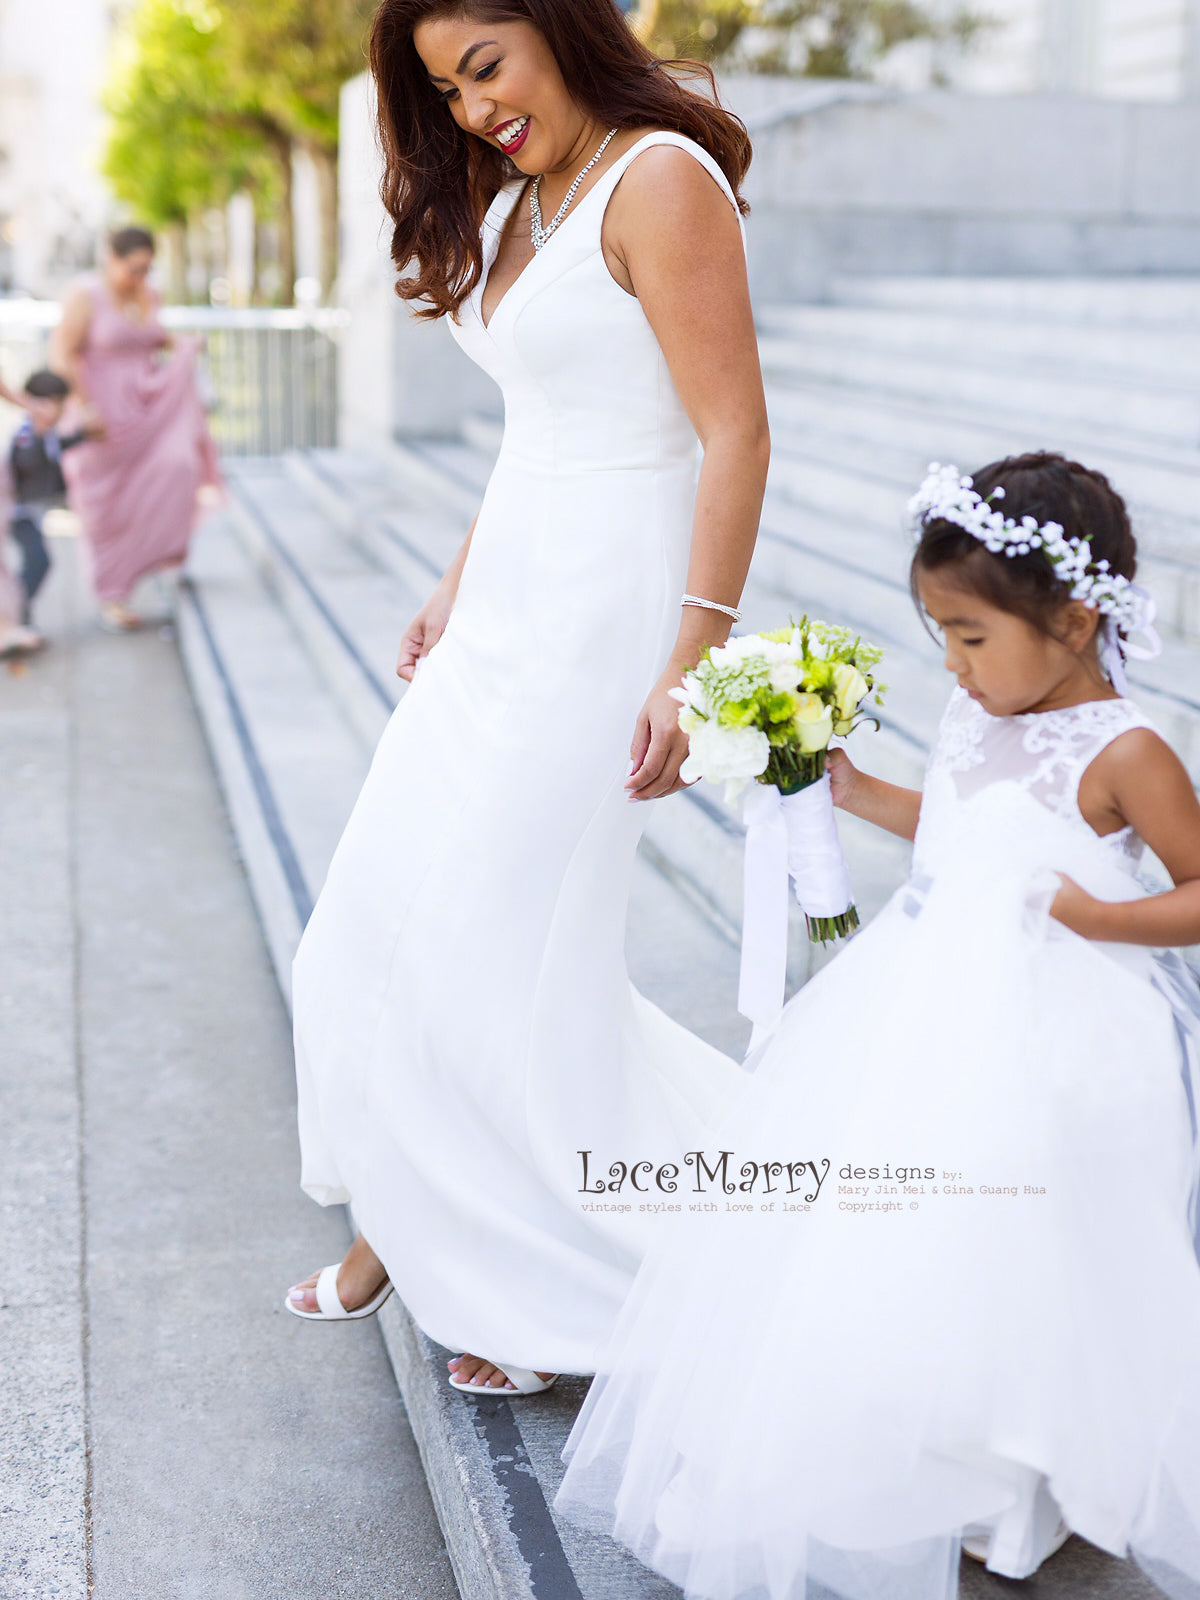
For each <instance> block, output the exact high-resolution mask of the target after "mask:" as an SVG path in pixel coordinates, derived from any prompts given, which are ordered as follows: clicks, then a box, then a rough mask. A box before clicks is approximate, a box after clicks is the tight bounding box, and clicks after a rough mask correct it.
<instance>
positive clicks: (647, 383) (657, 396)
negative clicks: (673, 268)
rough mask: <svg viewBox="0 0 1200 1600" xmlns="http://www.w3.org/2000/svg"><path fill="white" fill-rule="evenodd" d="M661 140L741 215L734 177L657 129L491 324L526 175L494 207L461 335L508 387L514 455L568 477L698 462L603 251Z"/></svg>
mask: <svg viewBox="0 0 1200 1600" xmlns="http://www.w3.org/2000/svg"><path fill="white" fill-rule="evenodd" d="M663 144H670V145H675V146H677V147H679V148H681V149H684V150H686V151H687V152H688V153H689V154H690V155H692V156H693V157H694V158H695V159H696V160H697V161H699V162H700V163H701V165H702V166H704V167H705V169H706V170H707V171H708V172H709V173H710V174H711V176H712V177H713V179H714V181H715V182H716V183H718V184H719V186H720V187H721V189H722V190H723V191H724V193H725V194H726V195H727V197H728V199H729V201H730V204H731V205H733V206H734V207H735V209H736V200H735V198H734V195H733V191H732V189H731V188H730V186H729V183H728V180H727V179H726V177H725V174H724V173H723V172H722V171H721V168H720V167H719V165H718V164H717V162H716V161H714V160H713V158H712V157H711V156H710V155H709V154H708V152H707V151H705V150H703V149H702V148H701V147H700V146H699V145H698V144H696V143H695V142H694V141H693V140H691V139H688V138H685V137H684V136H683V135H682V134H677V133H670V132H659V133H650V134H647V135H646V136H645V137H644V138H642V139H639V140H638V141H637V142H636V143H635V144H633V145H631V146H630V148H629V149H628V150H627V151H625V153H624V154H623V155H622V156H621V157H619V159H618V160H617V161H615V162H614V163H613V165H612V166H611V167H610V168H609V169H608V170H607V171H606V172H605V173H603V174H602V175H601V177H600V178H599V180H598V181H597V182H596V183H595V184H593V186H592V187H591V188H590V189H589V190H588V191H587V193H586V194H584V195H583V196H582V197H581V198H580V199H578V200H577V201H576V202H575V205H574V207H573V208H572V210H571V211H569V212H568V213H567V215H566V217H565V218H564V219H563V221H562V223H561V224H560V225H559V227H558V229H557V230H556V231H555V233H554V234H553V236H552V237H551V238H550V239H549V240H548V241H547V243H546V245H545V246H544V248H543V249H542V250H540V251H539V252H538V253H537V254H536V255H535V256H534V257H533V259H532V260H531V261H529V262H528V263H527V264H526V266H525V267H524V269H523V270H522V272H521V273H520V274H519V275H518V277H517V278H516V279H515V280H514V281H513V283H512V284H511V285H510V286H509V288H508V289H507V291H506V292H505V294H504V295H503V296H502V298H501V299H500V300H499V302H498V303H497V304H496V306H495V307H494V308H493V311H492V315H491V318H490V320H489V321H488V323H487V324H486V325H485V324H484V321H483V312H482V301H483V294H484V291H485V289H486V287H487V282H488V277H489V275H490V273H491V270H492V266H493V264H494V262H495V259H496V255H497V252H498V250H499V247H500V239H501V236H502V234H503V231H504V228H505V226H506V224H507V222H508V220H509V218H510V216H511V214H512V210H513V207H514V206H515V205H516V204H517V202H518V200H519V198H520V195H521V192H522V190H523V189H524V187H525V180H524V179H523V178H517V179H514V180H513V182H512V183H510V184H507V185H506V186H505V187H504V188H503V189H501V190H500V191H499V193H498V194H497V195H496V197H495V199H494V200H493V202H492V205H491V206H490V207H489V209H488V213H487V216H486V217H485V218H484V221H483V227H482V236H483V261H484V266H483V273H482V275H481V277H480V281H479V283H478V284H477V285H476V287H475V289H474V290H473V291H472V293H471V295H470V296H469V297H468V299H467V301H466V302H465V303H464V305H463V307H462V309H461V312H460V316H459V320H458V321H457V322H454V321H453V320H452V321H451V331H452V333H453V334H454V337H455V338H456V339H457V341H458V343H459V344H460V345H461V346H462V347H463V349H464V350H465V351H466V353H467V354H468V355H469V356H471V357H472V359H473V360H475V361H476V362H478V364H479V365H480V366H481V367H483V369H484V370H485V371H486V372H487V373H489V375H490V376H491V377H493V378H494V379H495V380H496V382H497V383H498V384H499V385H500V388H501V389H502V390H503V393H504V405H505V434H504V444H503V452H504V453H505V454H506V455H515V456H518V457H519V458H521V459H525V460H531V461H536V462H537V463H538V464H540V465H543V466H550V467H557V468H562V469H566V470H570V469H571V468H573V467H583V468H587V469H590V470H604V469H606V468H607V469H613V470H627V469H629V468H637V467H645V468H650V467H660V466H670V465H674V464H680V463H682V462H684V461H688V460H693V459H694V458H695V453H696V445H697V441H696V435H695V431H694V429H693V428H692V425H691V422H690V420H689V418H688V416H687V413H686V411H685V410H684V407H683V404H682V402H681V401H680V399H679V396H678V394H677V392H676V390H675V385H674V383H673V381H672V379H671V375H670V372H669V371H668V369H667V365H666V361H665V358H664V357H663V354H662V350H661V349H660V347H659V344H658V340H657V338H656V337H655V334H654V330H653V329H652V328H651V326H650V324H649V322H648V320H647V318H646V315H645V312H644V311H643V310H642V307H641V303H640V302H639V301H638V300H637V299H636V298H635V297H634V296H633V295H631V294H628V293H627V292H626V291H625V290H624V289H622V288H621V286H620V285H619V284H618V283H617V282H616V281H615V280H614V278H613V277H612V274H611V273H610V272H609V270H608V266H607V264H606V262H605V260H604V251H603V247H602V244H601V232H602V229H603V226H604V215H605V211H606V208H607V203H608V200H609V199H610V198H611V196H612V193H613V190H614V189H615V188H616V186H617V184H618V183H619V181H620V179H621V178H622V176H623V175H624V174H625V172H626V171H627V170H628V168H629V166H630V164H631V163H632V162H633V161H634V160H636V158H637V157H638V156H639V155H640V154H641V153H642V152H643V151H644V150H647V149H649V148H650V147H651V146H653V145H663ZM739 220H740V218H739ZM743 237H744V235H743Z"/></svg>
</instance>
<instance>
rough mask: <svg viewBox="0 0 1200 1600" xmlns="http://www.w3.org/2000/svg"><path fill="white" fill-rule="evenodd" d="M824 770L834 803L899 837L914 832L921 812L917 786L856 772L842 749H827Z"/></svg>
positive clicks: (910, 836) (913, 835)
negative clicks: (901, 784)
mask: <svg viewBox="0 0 1200 1600" xmlns="http://www.w3.org/2000/svg"><path fill="white" fill-rule="evenodd" d="M826 771H827V772H828V773H829V783H830V787H831V788H832V790H833V803H834V805H835V806H838V807H840V809H841V810H843V811H848V812H849V813H850V815H851V816H852V817H861V818H862V819H863V821H864V822H873V823H874V824H875V826H876V827H877V828H886V830H887V831H888V833H895V834H898V835H899V836H900V838H901V839H912V838H914V837H915V836H916V832H917V822H918V820H919V818H920V815H921V791H920V790H919V789H902V788H901V787H900V785H899V784H898V783H885V782H884V781H883V779H882V778H872V777H870V776H869V775H868V774H867V773H865V772H860V771H859V770H858V768H857V767H856V766H855V765H854V763H853V762H852V761H851V759H850V757H849V756H848V755H847V754H846V752H845V751H844V750H830V752H829V754H828V756H827V757H826Z"/></svg>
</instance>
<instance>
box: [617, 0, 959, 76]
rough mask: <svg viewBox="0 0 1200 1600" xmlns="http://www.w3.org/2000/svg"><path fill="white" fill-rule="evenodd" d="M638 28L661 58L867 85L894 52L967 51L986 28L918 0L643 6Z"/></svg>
mask: <svg viewBox="0 0 1200 1600" xmlns="http://www.w3.org/2000/svg"><path fill="white" fill-rule="evenodd" d="M642 22H643V27H644V29H645V31H646V34H647V37H648V39H649V42H650V43H651V45H652V47H653V48H654V49H655V50H657V51H658V53H659V54H660V55H666V56H672V55H687V56H697V57H699V58H701V59H703V60H712V61H720V60H722V59H724V58H728V57H730V55H731V53H732V52H733V51H734V49H735V47H737V61H738V65H740V66H743V67H747V68H749V69H750V70H752V71H755V72H778V73H797V74H800V75H803V76H807V77H815V78H867V77H870V75H871V72H872V69H873V67H874V66H875V64H876V63H877V62H878V61H879V60H880V58H881V57H883V56H885V55H886V54H887V53H888V51H889V50H893V49H895V47H896V46H897V45H900V44H907V43H908V42H910V41H911V40H914V39H930V40H933V41H935V42H938V43H950V44H956V45H958V46H966V45H968V44H970V43H971V41H972V40H973V39H974V38H975V37H976V35H977V34H978V33H979V32H980V31H981V30H982V29H983V28H985V27H987V26H988V19H987V18H985V17H983V16H982V15H980V14H978V13H976V12H973V11H971V10H969V9H968V8H967V7H966V6H958V7H956V8H955V9H953V10H952V11H950V12H949V13H945V12H943V13H942V14H938V13H937V12H935V10H934V9H933V8H932V7H931V6H930V5H929V4H921V3H919V0H646V3H645V4H644V6H643V9H642ZM747 30H753V31H752V32H750V33H747Z"/></svg>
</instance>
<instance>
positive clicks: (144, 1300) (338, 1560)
mask: <svg viewBox="0 0 1200 1600" xmlns="http://www.w3.org/2000/svg"><path fill="white" fill-rule="evenodd" d="M75 554H76V552H75V549H74V546H73V544H72V542H71V541H69V540H67V541H56V545H55V555H56V557H57V561H58V570H57V572H56V573H55V575H54V577H53V578H52V580H51V583H50V585H49V586H48V588H47V591H46V598H45V603H44V604H43V605H42V606H41V608H40V618H39V620H40V621H41V623H42V625H43V626H44V627H45V628H46V629H47V631H48V632H49V633H50V634H51V636H52V640H53V644H52V647H51V648H50V649H49V650H48V651H47V652H46V653H45V654H44V655H43V656H42V657H40V658H37V659H35V660H33V661H31V662H30V663H29V664H28V665H27V666H26V667H24V668H19V667H13V666H10V665H9V664H7V663H0V772H2V773H3V790H2V792H0V893H2V895H3V905H4V917H3V921H2V922H0V1086H2V1091H3V1106H4V1115H3V1119H2V1121H0V1205H2V1206H3V1224H4V1225H3V1232H2V1235H0V1594H2V1595H3V1596H4V1600H42V1597H44V1596H50V1595H61V1596H64V1597H70V1600H76V1597H79V1600H84V1597H87V1596H93V1597H95V1600H133V1597H137V1600H193V1597H195V1600H201V1597H213V1600H241V1597H248V1600H249V1597H253V1600H267V1597H275V1596H279V1597H283V1596H289V1597H308V1596H311V1597H314V1600H315V1597H316V1596H337V1597H341V1596H346V1597H349V1596H356V1597H358V1596H369V1597H372V1600H375V1597H382V1596H388V1597H393V1596H413V1597H420V1600H425V1597H428V1600H452V1597H453V1596H454V1595H455V1594H456V1592H457V1591H456V1588H455V1584H454V1580H453V1576H452V1574H451V1570H450V1566H449V1562H448V1560H447V1558H446V1553H445V1548H444V1544H443V1540H442V1535H441V1532H440V1530H439V1528H438V1524H437V1520H436V1517H435V1515H434V1512H433V1508H432V1505H431V1502H430V1499H429V1494H428V1490H427V1488H426V1484H425V1479H424V1475H423V1472H422V1469H421V1464H420V1461H419V1459H418V1456H417V1451H416V1447H415V1444H414V1442H413V1438H412V1434H411V1432H410V1430H409V1426H408V1422H407V1419H406V1417H405V1414H404V1411H403V1407H402V1404H401V1402H400V1400H399V1397H398V1395H397V1392H396V1387H395V1383H394V1380H393V1377H392V1373H391V1369H390V1367H389V1364H388V1360H387V1356H386V1354H385V1352H384V1349H383V1344H382V1340H381V1338H380V1334H379V1331H378V1328H377V1327H376V1326H375V1325H374V1324H373V1323H369V1324H367V1325H365V1326H362V1327H358V1326H350V1327H343V1328H314V1327H309V1326H305V1325H302V1324H301V1323H299V1322H297V1321H295V1320H294V1319H293V1318H290V1317H288V1316H287V1314H286V1312H284V1310H283V1309H282V1304H281V1302H282V1297H283V1293H284V1291H285V1289H286V1287H287V1285H288V1284H289V1283H291V1282H292V1281H294V1280H295V1279H296V1278H297V1277H299V1276H301V1275H302V1274H303V1273H305V1272H307V1271H309V1270H311V1269H312V1268H314V1267H316V1266H318V1265H321V1264H322V1263H324V1262H326V1261H333V1260H336V1259H337V1258H338V1256H339V1254H340V1253H341V1251H342V1248H343V1247H344V1243H345V1239H346V1219H345V1216H344V1213H343V1212H342V1211H341V1210H335V1211H327V1212H323V1211H320V1210H319V1209H318V1208H317V1207H315V1206H313V1205H312V1204H311V1203H310V1202H309V1201H307V1200H306V1199H305V1198H304V1197H303V1196H302V1194H301V1192H300V1190H299V1187H298V1185H297V1181H296V1179H297V1170H296V1169H297V1157H296V1147H295V1132H294V1124H293V1104H292V1095H293V1080H292V1061H291V1044H290V1029H289V1024H288V1020H287V1015H286V1012H285V1009H284V1006H283V1003H282V1001H281V998H280V994H279V990H278V987H277V985H276V982H275V977H274V974H273V972H272V970H271V966H270V962H269V959H268V956H267V952H266V950H265V948H264V945H263V940H262V933H261V930H260V927H259V923H258V920H257V917H256V915H255V911H254V908H253V905H252V903H251V899H250V895H249V892H248V888H247V884H246V881H245V878H244V875H243V873H242V871H241V869H240V867H239V865H238V860H237V853H236V847H235V844H234V841H233V838H232V835H231V831H230V828H229V826H228V823H227V821H226V817H225V811H224V805H223V801H222V798H221V795H220V791H219V788H218V785H217V783H216V779H215V777H214V774H213V771H212V768H211V765H210V760H209V756H208V752H207V750H206V747H205V743H204V739H203V736H202V734H201V732H200V729H199V726H198V723H197V719H196V715H195V711H194V708H193V705H192V701H191V698H190V695H189V693H188V689H187V686H186V683H185V681H184V677H183V673H182V670H181V667H180V662H179V657H178V653H177V649H176V645H175V642H174V639H173V634H172V630H171V629H170V628H169V627H167V628H163V629H157V628H151V629H148V630H147V631H146V632H145V633H143V634H140V635H137V636H133V637H124V638H113V637H110V636H107V635H105V634H103V633H101V632H100V631H99V630H98V628H97V626H96V624H95V622H94V620H93V616H92V610H91V607H90V605H89V604H88V602H87V600H86V598H85V597H83V596H82V594H81V593H80V591H79V584H78V577H77V574H76V570H75V568H76V562H75Z"/></svg>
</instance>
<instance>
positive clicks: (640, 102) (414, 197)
mask: <svg viewBox="0 0 1200 1600" xmlns="http://www.w3.org/2000/svg"><path fill="white" fill-rule="evenodd" d="M443 16H465V17H472V18H475V19H477V20H478V21H480V22H528V23H532V25H533V26H534V27H535V28H537V29H538V30H539V32H540V33H541V34H542V35H543V37H544V38H545V40H546V42H547V44H548V45H549V47H550V50H551V52H552V54H553V55H554V58H555V60H556V61H557V63H558V67H559V70H560V72H561V73H562V75H563V79H564V81H565V83H566V85H567V89H568V91H569V93H570V94H571V97H572V98H573V99H574V101H575V103H576V104H577V105H578V106H579V107H580V109H581V110H583V111H586V112H588V113H589V114H590V115H591V116H594V117H596V118H598V119H599V120H600V121H602V122H603V123H604V124H605V126H606V127H610V128H613V127H615V128H636V127H646V126H649V127H655V128H670V129H672V130H674V131H675V132H677V133H682V134H684V135H686V136H687V137H688V138H689V139H694V140H695V141H696V143H697V144H699V145H701V146H702V147H703V148H704V149H705V150H707V151H708V153H709V155H711V156H712V158H713V159H714V161H716V162H717V164H718V165H719V166H720V168H721V170H722V171H723V172H724V174H725V176H726V177H727V178H728V179H729V183H730V186H731V188H732V189H733V192H734V194H735V195H737V196H738V204H739V205H740V207H741V209H742V210H743V211H746V210H748V209H749V208H748V207H747V205H746V202H745V201H744V200H743V199H742V197H741V194H740V193H739V191H740V189H741V184H742V180H743V178H744V177H745V176H746V169H747V167H748V166H749V165H750V154H751V152H750V137H749V135H748V134H747V132H746V129H745V127H744V126H743V124H742V123H741V122H740V121H739V119H738V118H737V117H735V116H734V115H733V113H732V112H730V111H726V110H725V109H724V107H723V106H720V105H718V104H717V103H716V84H715V81H714V79H713V75H712V72H711V70H710V69H709V68H708V67H706V66H704V65H702V64H701V63H700V62H669V63H668V62H662V61H660V60H659V59H658V57H657V56H655V55H654V54H653V53H652V52H651V51H650V50H648V49H647V48H646V46H645V45H644V44H642V43H641V41H640V40H639V39H638V38H637V36H636V35H635V34H634V33H633V31H632V29H631V28H630V27H629V24H628V23H627V22H626V21H625V18H624V17H623V16H622V15H621V13H620V11H618V9H617V7H616V5H615V3H614V0H383V3H382V4H381V5H380V7H379V10H378V11H377V12H376V13H375V21H374V23H373V25H372V28H371V51H370V54H371V72H372V74H373V75H374V78H375V85H376V99H377V116H378V125H379V140H380V144H381V145H382V147H383V158H384V168H383V178H382V181H381V183H380V196H381V198H382V200H383V204H384V207H385V209H386V210H387V213H388V215H389V216H390V217H391V219H392V221H393V223H394V224H395V227H394V228H393V231H392V260H393V261H394V262H395V264H396V267H397V269H398V270H399V271H400V272H401V273H402V274H406V275H404V276H402V277H401V278H400V279H399V281H398V282H397V284H396V293H397V294H398V295H399V296H400V297H401V299H403V300H418V299H421V300H426V301H428V302H429V304H428V305H427V306H425V307H422V308H421V310H420V311H419V312H418V315H419V316H424V317H431V318H432V317H444V316H446V315H447V314H454V313H456V312H457V311H458V308H459V306H460V305H461V304H462V302H463V301H464V300H465V299H466V297H467V296H468V295H469V294H470V292H471V290H472V289H473V288H474V287H475V285H476V284H477V283H478V282H479V279H480V276H481V274H482V272H483V249H482V245H481V242H480V238H479V227H480V224H481V222H482V221H483V217H484V214H485V212H486V211H487V208H488V206H489V205H490V204H491V202H492V200H493V199H494V198H495V197H496V194H497V193H498V191H499V190H500V189H501V187H502V186H503V185H504V184H505V183H507V182H508V180H509V179H510V178H513V177H516V176H519V172H518V169H517V167H516V166H515V165H514V164H513V163H512V162H511V161H510V160H509V159H508V157H507V156H505V155H504V153H503V152H502V151H500V150H498V149H493V148H492V147H490V146H489V145H486V144H485V143H484V142H483V140H482V139H479V138H476V137H475V136H474V135H473V134H469V133H466V132H464V130H463V129H462V128H460V127H459V126H458V124H457V123H456V122H455V121H454V118H453V115H452V114H451V112H450V111H449V109H448V108H447V107H446V106H445V105H443V104H442V103H441V102H440V100H439V97H438V91H437V90H436V89H435V88H434V87H433V84H432V83H431V82H430V79H429V74H428V73H427V72H426V70H425V66H424V64H423V62H422V61H421V58H420V56H419V55H418V54H417V50H416V46H415V44H414V43H413V31H414V29H415V28H416V27H417V24H418V23H420V22H424V21H425V20H426V19H427V18H429V17H443ZM668 69H669V70H668ZM687 75H692V76H699V77H702V78H704V79H705V80H706V82H707V89H708V92H709V94H711V96H712V98H711V99H709V98H707V97H706V95H705V94H703V93H696V92H694V91H693V90H691V89H690V88H688V87H687V86H686V84H685V83H682V82H680V81H679V79H680V76H687ZM410 267H411V268H415V271H411V272H408V271H407V269H409V268H410Z"/></svg>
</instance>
